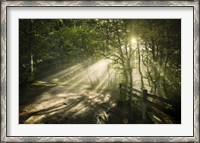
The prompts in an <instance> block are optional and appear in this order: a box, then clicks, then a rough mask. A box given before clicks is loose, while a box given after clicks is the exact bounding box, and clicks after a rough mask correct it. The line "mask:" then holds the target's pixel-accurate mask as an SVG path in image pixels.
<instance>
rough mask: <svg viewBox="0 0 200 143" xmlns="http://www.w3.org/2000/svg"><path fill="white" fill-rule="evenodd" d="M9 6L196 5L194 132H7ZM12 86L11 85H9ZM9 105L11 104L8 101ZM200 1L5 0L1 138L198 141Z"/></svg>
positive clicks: (27, 139)
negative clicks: (11, 134)
mask: <svg viewBox="0 0 200 143" xmlns="http://www.w3.org/2000/svg"><path fill="white" fill-rule="evenodd" d="M10 7H20V8H21V9H23V8H24V7H26V8H27V7H49V8H50V7H57V8H58V7H94V8H95V7H108V8H109V7H137V8H141V7H158V8H159V7H191V8H193V135H192V136H191V135H188V136H184V135H183V136H159V135H158V136H148V135H144V136H123V135H122V136H120V135H118V136H53V135H51V136H34V135H33V136H17V135H16V136H8V134H7V133H8V130H9V127H10V126H11V125H9V121H10V120H12V119H9V118H7V117H8V116H7V112H8V108H9V107H8V98H7V93H8V89H9V87H8V86H9V85H8V79H9V80H11V81H12V79H10V78H9V77H8V75H9V71H8V70H7V68H8V66H7V64H8V63H9V60H10V59H9V58H8V57H9V56H8V54H9V51H8V49H7V47H8V45H9V43H8V40H7V38H8V36H7V35H8V33H7V31H8V28H9V27H8V24H9V23H8V19H9V17H8V16H9V15H8V14H7V11H8V9H9V8H10ZM9 90H10V89H9ZM9 105H10V104H9ZM199 134H200V133H199V1H29V2H28V1H2V2H1V141H2V142H54V141H55V142H58V141H62V142H149V141H151V142H199Z"/></svg>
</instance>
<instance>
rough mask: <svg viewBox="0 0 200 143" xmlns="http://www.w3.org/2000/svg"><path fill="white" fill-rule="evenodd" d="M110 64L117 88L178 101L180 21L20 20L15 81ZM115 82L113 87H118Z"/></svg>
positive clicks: (26, 83) (22, 83) (29, 81)
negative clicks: (101, 62) (77, 66)
mask: <svg viewBox="0 0 200 143" xmlns="http://www.w3.org/2000/svg"><path fill="white" fill-rule="evenodd" d="M102 58H108V59H111V61H112V64H113V66H114V69H115V70H116V71H117V72H118V74H119V77H120V78H119V79H118V80H117V81H116V82H118V83H124V84H126V85H129V86H131V87H134V78H135V76H134V74H133V70H137V71H138V72H139V74H140V77H139V78H140V80H139V81H138V82H139V87H138V88H140V89H144V88H147V89H148V88H149V90H150V92H151V93H154V94H156V95H159V96H162V97H165V98H170V99H173V100H177V101H180V96H181V95H180V94H181V20H176V19H163V20H156V19H144V20H131V19H120V20H119V19H55V20H52V19H20V20H19V70H20V71H19V82H20V88H23V86H29V85H31V84H32V83H33V82H35V81H36V80H38V79H40V78H41V77H44V76H47V75H49V74H52V73H55V72H57V71H59V70H61V69H64V68H68V67H70V66H71V65H75V64H78V63H79V64H80V63H81V64H89V63H92V62H94V61H98V60H99V59H102ZM118 83H117V84H118Z"/></svg>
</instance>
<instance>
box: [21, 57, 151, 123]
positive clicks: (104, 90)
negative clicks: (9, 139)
mask: <svg viewBox="0 0 200 143" xmlns="http://www.w3.org/2000/svg"><path fill="white" fill-rule="evenodd" d="M109 63H110V62H109V60H107V59H103V60H100V61H98V62H96V63H95V64H93V65H91V66H90V67H87V68H83V67H81V66H73V67H71V68H68V69H67V70H63V71H61V72H59V73H57V74H55V75H52V76H50V77H48V78H43V79H42V80H40V81H37V82H35V83H34V84H33V85H32V86H31V87H27V88H24V89H22V90H20V93H19V94H20V96H19V105H20V106H19V122H20V123H24V124H96V123H111V124H121V123H141V122H142V123H145V122H146V121H142V120H141V119H140V116H141V115H140V113H139V112H138V111H136V110H135V111H134V110H133V111H132V113H133V112H134V113H135V116H134V117H135V118H134V119H131V120H130V119H128V116H129V112H128V108H127V107H128V105H126V104H124V103H118V102H117V97H118V95H119V90H118V83H117V84H115V78H116V77H115V72H114V70H113V69H112V68H109ZM108 68H109V69H108ZM102 117H103V120H102ZM148 123H149V122H148Z"/></svg>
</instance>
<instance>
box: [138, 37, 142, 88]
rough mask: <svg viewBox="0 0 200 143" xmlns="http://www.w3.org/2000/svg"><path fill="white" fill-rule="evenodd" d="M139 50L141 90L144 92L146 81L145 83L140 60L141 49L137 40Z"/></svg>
mask: <svg viewBox="0 0 200 143" xmlns="http://www.w3.org/2000/svg"><path fill="white" fill-rule="evenodd" d="M137 50H138V70H139V73H140V79H141V90H142V91H143V89H144V81H143V74H142V70H141V64H140V63H141V62H140V61H141V59H140V48H139V42H138V40H137Z"/></svg>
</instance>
